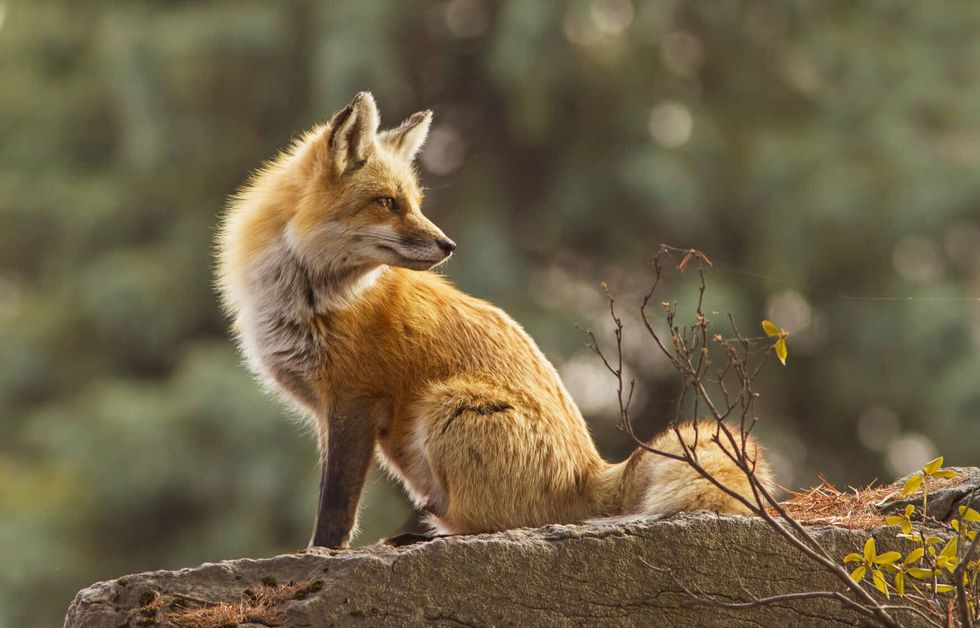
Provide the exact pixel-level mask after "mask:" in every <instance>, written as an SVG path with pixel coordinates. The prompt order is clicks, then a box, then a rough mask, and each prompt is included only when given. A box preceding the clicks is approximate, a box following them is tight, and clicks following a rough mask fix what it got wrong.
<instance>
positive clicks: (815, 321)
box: [0, 0, 980, 628]
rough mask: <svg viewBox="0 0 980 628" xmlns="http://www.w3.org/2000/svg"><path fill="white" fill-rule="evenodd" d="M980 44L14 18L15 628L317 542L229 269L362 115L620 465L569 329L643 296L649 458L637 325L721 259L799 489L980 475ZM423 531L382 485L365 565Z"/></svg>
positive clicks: (369, 518)
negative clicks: (374, 124)
mask: <svg viewBox="0 0 980 628" xmlns="http://www.w3.org/2000/svg"><path fill="white" fill-rule="evenodd" d="M978 28H980V5H978V4H977V3H972V2H958V3H927V2H912V1H908V2H904V1H901V2H864V3H842V2H782V1H758V2H753V1H745V2H731V1H728V0H716V1H706V2H681V1H674V2H667V1H663V2H661V1H645V0H642V1H641V0H589V1H579V2H570V3H548V2H517V1H512V2H490V1H489V0H449V1H437V2H421V1H405V0H388V1H384V2H373V1H371V2H368V1H364V0H353V1H343V2H324V3H316V2H312V1H310V0H289V1H281V2H261V1H257V0H238V1H236V2H227V1H225V2H221V1H217V0H215V1H195V2H190V1H184V2H181V1H163V0H160V1H156V2H121V1H119V2H109V1H95V0H93V1H91V2H84V3H82V2H77V1H71V0H0V626H2V627H3V628H13V627H17V628H20V627H22V626H54V625H59V624H60V621H61V617H62V616H63V614H64V611H65V608H66V606H67V604H68V603H69V601H70V600H71V597H72V596H73V595H74V593H75V592H76V591H77V590H78V589H79V588H81V587H83V586H85V585H87V584H89V583H91V582H93V581H96V580H100V579H108V578H112V577H115V576H119V575H122V574H124V573H128V572H135V571H141V570H149V569H158V568H176V567H182V566H190V565H196V564H198V563H200V562H203V561H214V560H219V559H224V558H232V557H239V556H260V555H267V554H272V553H276V552H285V551H291V550H296V549H298V548H300V547H302V546H303V545H304V544H305V542H306V540H307V538H308V534H309V531H310V527H311V524H312V518H313V509H314V504H315V500H316V479H317V469H316V464H315V452H314V447H313V443H312V439H311V438H309V437H308V436H307V435H306V434H304V433H303V432H302V429H301V428H300V427H299V424H298V423H296V422H294V421H290V420H288V418H287V414H288V413H287V412H286V411H285V410H284V409H283V408H282V407H281V406H280V405H279V404H278V403H277V402H276V401H275V400H273V399H270V398H268V397H267V396H265V395H264V394H263V393H261V392H260V391H259V389H258V388H257V386H256V385H255V384H254V383H253V381H252V380H251V379H250V377H249V375H248V374H247V373H246V371H245V369H244V368H243V367H242V366H241V365H240V362H239V358H238V356H237V355H236V352H235V349H234V347H233V344H232V342H231V341H230V339H229V337H228V333H227V323H226V321H224V320H222V317H221V315H220V313H219V310H218V306H217V304H216V300H215V297H214V293H213V290H212V286H211V276H212V275H211V241H212V237H213V233H214V228H215V224H216V220H217V217H218V215H219V213H220V211H221V208H222V205H223V203H224V199H225V197H226V196H227V195H228V194H229V193H230V192H232V191H233V190H234V189H235V187H236V186H238V185H239V184H240V183H241V182H242V181H243V180H244V179H245V178H246V176H247V175H248V173H249V171H250V170H251V169H252V168H254V167H255V166H257V165H258V164H259V163H260V162H261V161H262V160H263V159H266V158H268V157H270V156H272V155H273V154H274V153H275V151H277V150H278V149H280V148H282V147H283V146H285V145H286V144H287V143H288V141H289V139H290V137H291V136H292V135H293V134H295V133H297V132H299V131H301V130H303V129H305V128H308V127H309V126H311V125H313V124H315V123H317V122H320V121H323V120H325V119H327V118H328V117H329V115H330V114H331V113H332V112H333V111H335V110H337V109H338V108H340V107H342V106H343V105H344V104H346V103H347V102H348V100H349V99H350V98H351V96H352V95H353V94H354V93H355V92H356V91H359V90H370V91H372V92H374V94H375V96H376V97H377V99H378V102H379V104H380V107H381V110H382V116H383V119H384V121H385V122H386V123H388V124H389V125H394V124H396V123H397V122H398V121H399V120H401V119H402V118H403V117H404V116H406V115H408V114H410V113H412V112H413V111H416V110H419V109H425V108H432V109H433V110H434V111H435V114H436V117H435V124H434V127H433V130H432V134H431V136H430V140H429V142H428V145H427V147H426V149H425V151H424V154H423V155H422V158H421V171H422V173H423V180H424V183H425V185H426V186H427V187H428V188H429V192H428V195H427V201H426V208H425V209H426V212H427V214H428V215H429V216H430V217H431V218H433V220H434V221H435V222H436V223H437V224H439V225H440V226H441V227H442V228H443V229H444V230H445V231H446V233H447V234H449V235H450V236H451V237H452V238H454V239H455V240H456V241H457V242H458V244H459V250H458V252H457V254H456V255H455V256H454V258H453V260H452V262H451V263H450V264H449V265H448V267H447V268H446V270H445V272H446V273H447V274H448V276H449V277H451V278H452V279H453V280H454V281H455V282H456V283H457V284H458V285H460V286H461V287H462V288H463V289H464V290H466V291H468V292H471V293H473V294H475V295H478V296H481V297H484V298H488V299H491V300H493V301H495V302H496V303H498V304H499V305H501V306H503V307H504V308H505V309H507V310H508V311H509V312H511V314H512V315H513V316H514V317H515V318H517V319H518V320H519V321H520V322H522V323H523V324H524V325H525V326H526V327H527V328H528V330H529V331H530V332H531V333H532V335H533V336H534V337H535V338H537V339H538V341H539V343H540V344H541V346H542V348H543V349H544V350H545V352H546V353H547V354H548V355H549V357H550V358H551V359H552V360H553V361H554V362H555V363H556V365H557V366H558V367H559V368H560V370H561V372H562V374H563V375H564V376H565V378H566V380H567V382H568V384H569V387H570V389H571V390H572V393H573V395H574V396H575V397H576V399H577V400H578V401H579V403H580V404H581V406H582V408H583V411H584V412H585V414H586V415H587V416H588V417H589V419H590V423H591V425H592V427H593V429H594V433H595V436H596V438H597V440H598V441H599V443H600V446H601V448H602V450H603V452H604V453H605V454H606V455H607V456H609V457H611V458H619V457H622V456H625V455H626V453H627V452H628V451H629V450H630V449H631V447H630V446H629V443H628V442H627V440H626V438H625V437H624V436H623V435H622V434H620V433H619V432H617V431H615V429H614V423H615V420H616V405H615V400H614V395H613V392H614V386H613V381H612V380H610V379H609V378H608V377H607V376H606V374H605V373H604V372H603V371H602V370H601V367H600V364H599V363H598V362H597V360H596V359H595V358H594V357H592V356H591V355H590V354H589V352H588V350H587V349H586V348H585V346H584V340H585V339H584V337H583V336H582V334H581V333H580V332H578V331H577V330H576V329H575V327H574V325H575V324H576V323H578V324H582V325H585V326H593V327H596V328H597V329H599V330H604V331H606V332H608V329H609V323H608V320H607V319H606V318H605V316H604V310H603V306H604V302H603V299H602V297H601V294H600V293H599V291H598V283H599V282H600V281H608V282H609V284H610V286H611V287H612V288H613V289H614V290H615V291H617V293H620V294H622V295H623V298H622V303H621V307H622V308H623V310H624V313H625V314H630V316H627V325H628V328H627V343H626V345H627V351H628V353H627V365H628V368H629V370H630V372H631V373H632V374H633V375H634V376H635V377H637V378H638V380H639V392H638V399H637V402H636V405H635V408H634V414H635V415H636V416H637V417H638V419H637V421H638V422H639V423H641V424H642V425H641V429H642V431H643V432H644V433H649V432H650V431H652V430H653V429H656V428H659V427H661V426H662V425H663V424H664V422H665V421H666V420H667V419H668V418H669V417H670V416H671V413H672V408H673V399H674V398H675V396H676V394H677V380H676V378H675V377H674V376H673V374H672V372H671V371H670V369H669V368H667V367H666V365H665V363H664V361H663V360H662V359H658V358H657V357H656V355H655V353H654V351H653V348H652V345H651V344H650V343H649V342H647V341H646V340H645V339H644V337H643V336H642V334H641V333H640V330H639V329H638V328H637V326H636V319H635V316H633V315H632V312H633V306H632V305H631V304H634V303H635V302H636V300H635V298H634V297H635V294H636V291H637V290H639V289H640V288H642V286H643V285H644V284H645V283H646V282H647V281H648V280H649V278H650V267H649V262H650V260H651V259H652V256H653V254H654V253H655V252H656V250H657V245H658V244H659V243H660V242H669V243H671V244H674V245H678V246H694V247H697V248H699V249H701V250H703V251H705V252H706V253H707V254H708V255H709V256H711V257H712V258H713V259H714V260H715V262H716V267H715V268H714V269H713V270H712V271H711V272H710V273H709V275H708V281H709V300H708V303H709V310H710V311H711V312H712V314H711V315H712V316H713V317H714V318H715V319H716V320H722V319H723V318H724V317H723V316H722V313H723V312H727V311H731V312H733V313H734V315H735V316H736V318H737V320H738V321H739V323H740V325H741V326H742V327H743V329H751V330H753V331H754V330H755V329H758V321H760V320H761V319H762V318H764V317H769V318H772V319H773V320H775V321H776V322H777V323H779V324H780V325H782V326H784V327H786V328H788V329H789V330H790V331H791V332H792V334H793V335H792V336H791V337H790V364H789V367H788V368H785V369H783V368H781V367H776V366H775V365H774V366H772V367H767V370H766V371H765V376H764V381H763V382H762V392H763V399H762V406H761V408H760V409H761V414H762V425H761V427H760V430H761V432H760V433H761V436H762V438H763V439H764V440H765V441H766V443H767V444H768V445H769V449H770V451H771V455H772V458H773V462H774V464H775V466H776V468H777V471H778V473H779V478H780V480H781V482H782V484H784V485H785V486H788V487H801V486H810V485H812V484H814V483H816V482H817V481H818V478H817V476H818V474H823V475H825V476H826V477H827V478H828V479H829V480H831V481H833V482H835V483H851V484H863V483H867V482H870V481H871V480H873V479H875V478H881V479H890V478H892V477H894V476H895V475H896V474H899V473H903V472H905V471H907V470H908V469H909V467H910V466H914V465H916V464H920V463H921V462H923V461H924V460H926V459H929V458H930V457H932V456H933V455H934V454H936V453H943V454H945V455H946V459H947V461H948V463H950V464H959V465H966V464H977V463H978V462H980V386H978V379H980V378H978V376H980V352H978V345H980V302H978V301H977V297H978V296H980V176H978V167H980V38H978V37H977V36H976V34H977V32H978ZM678 279H683V280H685V281H677V280H678ZM691 279H692V277H690V273H688V275H687V276H680V275H677V274H673V275H671V281H670V282H669V283H668V285H667V290H668V295H667V296H671V297H676V298H683V297H685V296H689V295H690V293H691V290H693V289H694V288H695V286H694V285H692V284H691ZM876 297H911V298H910V299H897V300H888V299H884V300H882V299H877V298H876ZM631 323H632V324H631ZM411 522H412V516H411V512H410V510H409V508H408V507H407V506H406V502H405V500H404V499H403V498H402V497H401V494H400V491H399V489H398V488H397V487H395V486H393V485H392V484H391V483H390V482H389V481H388V480H386V479H384V478H383V477H381V476H380V475H377V474H375V475H373V476H372V479H371V480H370V481H369V488H368V491H367V495H366V506H365V508H364V509H363V511H362V524H363V525H362V530H363V532H362V535H361V536H360V538H359V542H361V543H371V542H374V541H375V540H377V539H378V538H379V537H381V536H385V535H389V534H392V533H394V532H397V531H399V530H400V529H402V528H404V527H406V526H411V525H412V524H411Z"/></svg>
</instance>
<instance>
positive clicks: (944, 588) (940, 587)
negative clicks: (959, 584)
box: [936, 584, 955, 593]
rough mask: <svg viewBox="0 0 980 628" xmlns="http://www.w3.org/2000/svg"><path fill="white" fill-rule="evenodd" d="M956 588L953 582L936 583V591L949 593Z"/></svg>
mask: <svg viewBox="0 0 980 628" xmlns="http://www.w3.org/2000/svg"><path fill="white" fill-rule="evenodd" d="M954 588H955V587H954V586H953V585H951V584H937V585H936V593H949V592H950V591H952V590H953V589H954Z"/></svg>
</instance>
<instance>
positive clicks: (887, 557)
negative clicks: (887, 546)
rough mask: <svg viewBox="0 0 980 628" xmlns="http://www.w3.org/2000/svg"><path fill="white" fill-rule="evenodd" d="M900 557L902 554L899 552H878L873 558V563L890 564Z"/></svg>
mask: <svg viewBox="0 0 980 628" xmlns="http://www.w3.org/2000/svg"><path fill="white" fill-rule="evenodd" d="M901 557H902V554H901V553H900V552H885V553H884V554H878V556H877V557H876V558H875V564H876V565H890V564H892V563H893V562H895V561H896V560H898V559H899V558H901Z"/></svg>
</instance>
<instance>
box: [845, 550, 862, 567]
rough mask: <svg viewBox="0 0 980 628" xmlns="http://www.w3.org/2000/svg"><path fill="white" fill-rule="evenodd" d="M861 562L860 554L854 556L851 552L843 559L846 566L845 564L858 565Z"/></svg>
mask: <svg viewBox="0 0 980 628" xmlns="http://www.w3.org/2000/svg"><path fill="white" fill-rule="evenodd" d="M862 560H864V559H863V558H861V555H860V554H856V553H854V552H851V553H850V554H848V555H847V556H845V557H844V564H845V565H846V564H847V563H859V562H861V561H862Z"/></svg>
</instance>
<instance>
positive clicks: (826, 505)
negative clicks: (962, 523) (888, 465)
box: [770, 477, 959, 529]
mask: <svg viewBox="0 0 980 628" xmlns="http://www.w3.org/2000/svg"><path fill="white" fill-rule="evenodd" d="M820 481H821V484H820V486H816V487H814V488H811V489H808V490H805V491H800V492H798V493H794V492H790V494H791V495H792V497H790V498H789V499H787V500H786V501H783V502H781V503H782V506H783V508H785V509H786V512H787V514H789V515H790V516H791V517H793V518H794V519H796V520H797V521H799V522H800V523H806V524H810V525H821V524H822V525H834V526H841V527H843V528H857V529H864V528H871V527H874V526H880V525H885V513H882V512H880V511H879V510H878V509H877V508H875V504H877V503H879V502H881V501H883V500H884V499H885V498H888V497H891V498H897V497H898V496H899V491H900V490H901V487H900V486H896V485H894V484H887V485H884V486H874V484H873V483H872V484H869V485H868V486H866V487H864V488H860V489H858V488H848V490H847V491H846V492H845V491H839V490H837V488H835V487H834V486H833V485H832V484H830V482H828V481H827V480H825V479H824V478H822V477H821V478H820ZM958 481H959V479H958V478H950V479H943V480H930V481H929V490H930V491H933V490H936V489H939V488H942V487H944V486H948V485H950V484H955V483H956V482H958ZM770 512H771V513H772V515H773V516H777V515H776V513H775V512H774V511H770Z"/></svg>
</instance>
